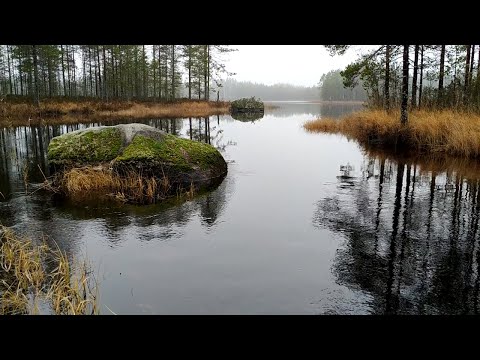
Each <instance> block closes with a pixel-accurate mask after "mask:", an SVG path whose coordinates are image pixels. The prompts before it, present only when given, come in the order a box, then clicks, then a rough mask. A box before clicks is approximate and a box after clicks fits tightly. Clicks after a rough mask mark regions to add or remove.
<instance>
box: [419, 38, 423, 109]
mask: <svg viewBox="0 0 480 360" xmlns="http://www.w3.org/2000/svg"><path fill="white" fill-rule="evenodd" d="M422 90H423V45H422V50H421V51H420V86H419V88H418V108H419V109H420V108H421V107H422Z"/></svg>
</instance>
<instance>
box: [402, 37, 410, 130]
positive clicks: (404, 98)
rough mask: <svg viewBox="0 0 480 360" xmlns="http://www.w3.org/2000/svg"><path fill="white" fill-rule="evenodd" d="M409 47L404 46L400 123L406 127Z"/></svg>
mask: <svg viewBox="0 0 480 360" xmlns="http://www.w3.org/2000/svg"><path fill="white" fill-rule="evenodd" d="M408 47H409V45H403V71H402V107H401V114H400V122H401V123H402V124H403V125H405V124H407V122H408V112H407V111H408Z"/></svg>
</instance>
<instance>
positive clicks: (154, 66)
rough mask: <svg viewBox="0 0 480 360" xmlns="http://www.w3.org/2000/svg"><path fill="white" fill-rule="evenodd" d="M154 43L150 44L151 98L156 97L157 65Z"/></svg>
mask: <svg viewBox="0 0 480 360" xmlns="http://www.w3.org/2000/svg"><path fill="white" fill-rule="evenodd" d="M155 50H156V48H155V45H152V57H153V59H152V68H153V69H152V70H153V98H154V99H156V98H157V83H156V81H157V69H156V67H157V65H156V63H155Z"/></svg>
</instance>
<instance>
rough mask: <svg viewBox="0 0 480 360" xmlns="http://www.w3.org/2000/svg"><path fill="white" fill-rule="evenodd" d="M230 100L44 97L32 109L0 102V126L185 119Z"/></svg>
mask: <svg viewBox="0 0 480 360" xmlns="http://www.w3.org/2000/svg"><path fill="white" fill-rule="evenodd" d="M229 110H230V102H226V101H220V102H216V101H205V100H188V99H180V100H177V101H171V102H154V101H139V100H134V101H127V100H114V101H109V102H107V101H101V100H100V101H99V100H86V99H81V100H79V101H74V100H71V99H61V100H60V99H54V100H52V99H48V100H45V101H42V102H41V103H40V107H39V108H36V107H34V106H33V104H31V103H28V102H8V101H7V102H2V103H0V128H7V127H16V126H29V125H59V124H73V123H84V122H94V121H107V120H121V119H125V118H129V119H148V118H185V117H207V116H212V115H225V114H228V113H229Z"/></svg>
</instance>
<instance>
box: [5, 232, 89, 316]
mask: <svg viewBox="0 0 480 360" xmlns="http://www.w3.org/2000/svg"><path fill="white" fill-rule="evenodd" d="M48 265H50V266H48ZM51 265H54V266H53V267H54V270H50V271H49V270H48V269H49V267H52V266H51ZM74 269H76V270H74ZM74 269H72V267H71V265H70V262H69V260H68V259H67V257H66V255H65V254H64V253H62V252H61V251H60V249H58V248H57V249H54V250H52V249H50V248H49V247H48V246H47V245H46V244H45V243H44V244H42V245H34V244H33V242H32V241H31V240H29V239H26V238H21V237H19V236H18V235H16V234H15V233H14V232H13V231H12V230H11V229H9V228H7V227H4V226H1V225H0V314H38V313H39V307H38V302H39V301H41V302H42V303H43V304H47V305H48V307H49V309H50V310H51V311H52V312H53V313H54V314H57V315H60V314H68V315H80V314H81V315H84V314H98V307H97V299H98V294H97V286H96V285H95V286H93V288H92V279H91V277H90V274H89V273H90V272H89V271H88V266H87V264H86V263H83V264H82V265H81V266H76V267H74Z"/></svg>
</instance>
